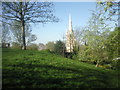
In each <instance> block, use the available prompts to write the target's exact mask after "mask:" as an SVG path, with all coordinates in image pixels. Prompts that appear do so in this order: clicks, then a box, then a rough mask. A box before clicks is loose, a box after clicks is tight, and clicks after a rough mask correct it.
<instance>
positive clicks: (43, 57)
mask: <svg viewBox="0 0 120 90" xmlns="http://www.w3.org/2000/svg"><path fill="white" fill-rule="evenodd" d="M2 84H3V88H116V87H118V79H117V71H115V70H110V69H105V68H101V67H95V65H92V64H87V63H83V62H80V61H78V60H72V59H67V58H63V57H61V56H58V55H55V54H53V53H50V52H48V51H34V50H24V51H23V50H16V49H7V48H6V49H3V50H2Z"/></svg>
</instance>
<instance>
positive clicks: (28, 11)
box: [2, 0, 58, 50]
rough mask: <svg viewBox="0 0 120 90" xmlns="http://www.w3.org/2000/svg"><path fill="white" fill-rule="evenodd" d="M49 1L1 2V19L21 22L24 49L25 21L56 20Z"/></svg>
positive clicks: (41, 21) (7, 21)
mask: <svg viewBox="0 0 120 90" xmlns="http://www.w3.org/2000/svg"><path fill="white" fill-rule="evenodd" d="M52 6H53V3H51V2H30V0H29V2H3V3H2V17H3V19H2V21H3V22H6V23H8V24H10V23H11V22H12V21H18V22H20V23H21V30H22V38H23V39H22V40H23V47H22V49H24V50H25V49H26V41H25V25H26V23H46V22H57V21H58V19H57V18H56V17H55V16H54V15H53V7H52Z"/></svg>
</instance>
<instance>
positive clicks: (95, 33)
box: [79, 6, 111, 66]
mask: <svg viewBox="0 0 120 90" xmlns="http://www.w3.org/2000/svg"><path fill="white" fill-rule="evenodd" d="M110 29H111V27H109V25H108V23H106V21H105V19H104V18H103V17H102V12H101V9H99V7H98V6H96V11H93V13H92V16H91V18H90V19H89V22H88V25H87V26H86V27H85V28H84V35H83V41H82V43H83V44H84V45H83V50H82V51H83V52H81V50H80V52H79V55H81V56H79V57H80V58H81V57H82V59H85V60H86V61H89V62H95V63H96V66H99V64H102V63H103V61H104V60H107V58H108V56H107V53H106V51H105V45H104V43H105V42H106V39H107V37H108V35H109V32H110ZM80 49H81V47H80Z"/></svg>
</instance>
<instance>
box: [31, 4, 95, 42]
mask: <svg viewBox="0 0 120 90" xmlns="http://www.w3.org/2000/svg"><path fill="white" fill-rule="evenodd" d="M95 4H96V3H95V2H54V5H55V6H54V9H55V11H54V15H55V16H56V17H58V18H59V19H60V22H58V23H48V24H45V25H42V24H38V25H34V26H32V33H33V34H35V35H36V36H37V40H36V41H35V43H37V44H38V43H44V44H46V43H47V42H49V41H56V40H62V37H63V35H65V34H66V31H67V29H68V19H69V13H70V14H71V16H72V25H73V29H75V28H76V27H83V26H85V25H86V24H87V21H88V19H89V18H90V16H91V11H90V10H94V9H95Z"/></svg>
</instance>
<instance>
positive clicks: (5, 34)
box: [2, 23, 11, 43]
mask: <svg viewBox="0 0 120 90" xmlns="http://www.w3.org/2000/svg"><path fill="white" fill-rule="evenodd" d="M10 39H11V37H10V29H9V26H8V25H6V24H5V23H2V43H9V42H10Z"/></svg>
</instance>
